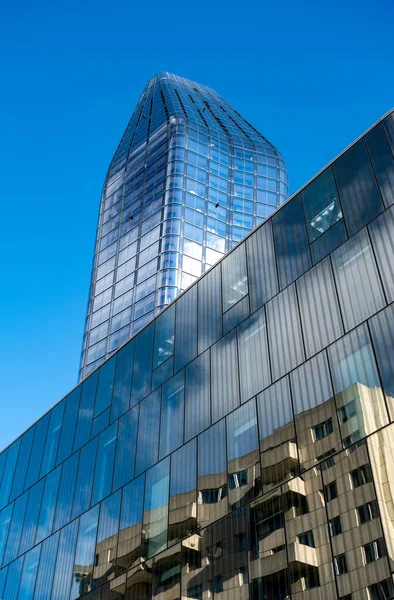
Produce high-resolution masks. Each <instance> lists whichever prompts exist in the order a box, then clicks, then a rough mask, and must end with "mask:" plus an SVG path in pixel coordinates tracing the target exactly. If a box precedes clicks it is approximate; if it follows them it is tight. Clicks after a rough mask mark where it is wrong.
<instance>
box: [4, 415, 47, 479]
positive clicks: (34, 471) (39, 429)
mask: <svg viewBox="0 0 394 600" xmlns="http://www.w3.org/2000/svg"><path fill="white" fill-rule="evenodd" d="M49 416H50V415H49V413H48V414H46V415H45V416H44V417H43V418H42V419H40V420H39V421H37V423H36V424H35V427H34V429H35V432H34V442H33V446H32V449H31V453H30V461H29V468H28V470H27V475H26V480H25V490H26V489H27V488H29V487H30V486H31V485H33V483H35V482H36V481H37V480H38V477H39V473H40V467H41V461H42V455H43V453H44V447H45V439H46V435H47V429H48V423H49ZM3 485H4V480H3Z"/></svg>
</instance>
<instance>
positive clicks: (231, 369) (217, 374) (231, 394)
mask: <svg viewBox="0 0 394 600" xmlns="http://www.w3.org/2000/svg"><path fill="white" fill-rule="evenodd" d="M237 354H238V353H237V335H236V331H235V330H233V331H231V332H230V333H228V334H227V335H226V336H225V337H223V338H222V339H221V340H220V341H219V342H217V343H216V344H215V345H214V346H213V347H212V349H211V369H212V374H211V392H212V398H213V399H214V401H213V402H212V420H213V422H215V421H217V420H218V419H220V418H221V417H223V416H224V415H226V414H228V413H229V412H230V411H231V410H233V408H236V407H237V406H238V405H239V379H238V356H237Z"/></svg>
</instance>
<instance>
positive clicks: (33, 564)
mask: <svg viewBox="0 0 394 600" xmlns="http://www.w3.org/2000/svg"><path fill="white" fill-rule="evenodd" d="M40 553H41V545H40V546H36V547H35V548H33V549H32V550H30V552H28V553H27V554H26V556H25V560H24V561H23V570H22V576H21V582H20V587H19V595H18V600H33V595H34V588H35V585H36V577H37V571H38V564H39V561H40Z"/></svg>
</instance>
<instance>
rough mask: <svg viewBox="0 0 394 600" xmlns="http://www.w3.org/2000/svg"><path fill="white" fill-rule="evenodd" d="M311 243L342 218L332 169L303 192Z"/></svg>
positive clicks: (326, 171) (327, 170)
mask: <svg viewBox="0 0 394 600" xmlns="http://www.w3.org/2000/svg"><path fill="white" fill-rule="evenodd" d="M302 199H303V201H304V210H305V218H306V226H307V230H308V237H309V241H310V242H313V240H315V239H317V238H318V237H320V236H321V234H322V233H324V232H325V231H327V229H330V227H332V226H333V225H335V223H336V222H337V221H339V219H341V218H342V208H341V204H340V202H339V199H338V192H337V188H336V185H335V180H334V175H333V173H332V169H331V167H329V168H328V169H326V170H325V171H323V173H321V175H319V176H318V177H316V179H314V180H313V181H312V182H311V183H310V184H309V185H307V187H306V188H305V189H304V190H303V192H302Z"/></svg>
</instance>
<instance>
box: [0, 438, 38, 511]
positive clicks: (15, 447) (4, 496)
mask: <svg viewBox="0 0 394 600" xmlns="http://www.w3.org/2000/svg"><path fill="white" fill-rule="evenodd" d="M20 445H21V438H19V440H17V441H16V442H14V443H13V444H12V446H10V447H9V448H7V450H6V453H7V460H6V463H5V467H4V473H3V479H2V481H1V489H0V508H3V506H5V505H6V504H7V503H8V497H9V495H10V491H11V485H12V479H13V477H14V472H15V467H16V463H17V460H18V454H19V448H20ZM34 449H35V448H33V451H34Z"/></svg>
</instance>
